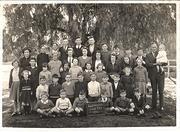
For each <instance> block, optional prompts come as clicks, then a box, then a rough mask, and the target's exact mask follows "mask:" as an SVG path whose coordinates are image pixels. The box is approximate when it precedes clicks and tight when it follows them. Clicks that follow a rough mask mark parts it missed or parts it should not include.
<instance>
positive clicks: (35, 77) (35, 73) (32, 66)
mask: <svg viewBox="0 0 180 132" xmlns="http://www.w3.org/2000/svg"><path fill="white" fill-rule="evenodd" d="M28 70H29V71H30V80H31V81H32V82H33V84H32V96H31V99H32V104H31V106H32V110H33V109H34V106H35V104H36V88H37V86H38V84H39V79H38V69H37V67H36V58H34V57H31V58H30V67H29V68H28Z"/></svg>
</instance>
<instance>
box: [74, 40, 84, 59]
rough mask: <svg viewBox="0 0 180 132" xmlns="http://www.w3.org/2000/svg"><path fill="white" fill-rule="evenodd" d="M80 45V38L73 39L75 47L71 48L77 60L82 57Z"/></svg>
mask: <svg viewBox="0 0 180 132" xmlns="http://www.w3.org/2000/svg"><path fill="white" fill-rule="evenodd" d="M81 43H82V40H81V37H77V38H76V39H75V46H74V48H73V51H74V57H77V58H78V57H80V56H82V50H81V48H82V45H81Z"/></svg>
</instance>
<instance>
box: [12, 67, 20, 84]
mask: <svg viewBox="0 0 180 132" xmlns="http://www.w3.org/2000/svg"><path fill="white" fill-rule="evenodd" d="M12 78H13V82H14V81H19V67H18V68H17V69H15V68H14V69H13V72H12Z"/></svg>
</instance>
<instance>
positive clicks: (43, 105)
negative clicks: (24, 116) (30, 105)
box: [35, 91, 54, 117]
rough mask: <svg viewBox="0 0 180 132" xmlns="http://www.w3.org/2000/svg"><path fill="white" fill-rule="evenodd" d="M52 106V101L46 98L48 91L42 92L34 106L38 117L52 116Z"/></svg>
mask: <svg viewBox="0 0 180 132" xmlns="http://www.w3.org/2000/svg"><path fill="white" fill-rule="evenodd" d="M53 107H54V104H53V102H52V101H51V100H49V99H48V93H47V92H45V91H44V92H42V94H41V99H40V100H39V101H38V102H37V104H36V106H35V109H36V111H37V113H39V114H40V117H43V116H44V117H54V115H52V112H51V109H52V108H53Z"/></svg>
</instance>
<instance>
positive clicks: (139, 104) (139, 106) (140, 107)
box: [132, 89, 145, 116]
mask: <svg viewBox="0 0 180 132" xmlns="http://www.w3.org/2000/svg"><path fill="white" fill-rule="evenodd" d="M132 102H133V104H134V114H136V115H137V116H145V114H144V110H145V97H144V96H143V94H142V93H140V92H139V89H135V90H134V97H133V99H132Z"/></svg>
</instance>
